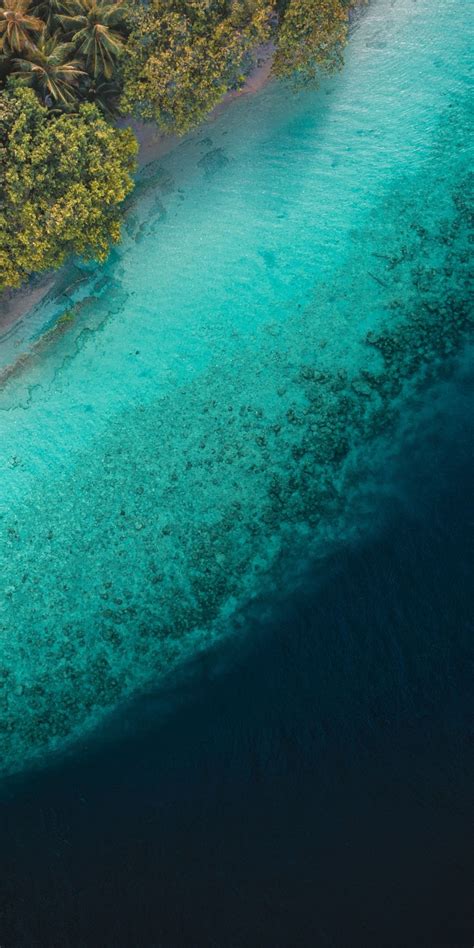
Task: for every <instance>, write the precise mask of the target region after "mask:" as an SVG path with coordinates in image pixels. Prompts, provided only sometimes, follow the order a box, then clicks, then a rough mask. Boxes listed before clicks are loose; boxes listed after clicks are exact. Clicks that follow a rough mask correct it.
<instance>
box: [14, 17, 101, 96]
mask: <svg viewBox="0 0 474 948" xmlns="http://www.w3.org/2000/svg"><path fill="white" fill-rule="evenodd" d="M71 52H72V46H71V44H70V43H60V42H58V40H57V38H56V37H55V36H46V35H44V34H43V36H42V37H41V39H40V41H39V43H38V46H37V47H34V48H32V49H31V50H30V51H29V52H28V58H26V59H15V69H14V70H13V75H16V76H19V77H23V79H25V81H26V82H27V83H28V84H29V85H32V86H34V88H35V89H36V90H37V92H39V93H41V95H42V96H43V99H44V100H45V101H46V102H47V101H48V98H50V99H52V100H53V101H54V102H57V103H58V104H59V105H61V106H63V107H65V108H68V107H70V106H73V105H75V103H76V101H77V96H76V91H75V87H76V86H77V84H78V81H79V79H80V77H81V76H84V75H85V72H84V70H83V69H82V68H81V66H82V63H80V62H79V60H78V59H69V56H70V55H71Z"/></svg>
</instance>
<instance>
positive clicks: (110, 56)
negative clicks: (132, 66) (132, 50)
mask: <svg viewBox="0 0 474 948" xmlns="http://www.w3.org/2000/svg"><path fill="white" fill-rule="evenodd" d="M68 9H69V10H70V11H71V12H70V13H68V14H63V15H61V16H59V17H58V19H59V21H60V23H61V26H62V28H63V30H64V31H65V33H66V34H67V35H68V36H70V37H71V39H72V42H73V43H74V46H75V48H76V50H77V53H78V54H79V55H80V56H81V57H82V58H83V59H84V62H85V63H86V67H87V71H88V72H89V75H90V76H92V78H93V79H97V77H98V76H101V75H102V76H104V77H105V78H106V79H111V78H112V76H113V73H114V69H115V65H116V60H117V59H118V57H119V56H121V54H122V52H123V49H124V36H123V35H122V33H120V32H118V31H117V30H115V29H113V27H114V26H117V25H119V24H120V23H122V22H123V18H124V13H123V7H122V5H121V2H120V0H119V2H117V3H107V2H104V0H69V3H68Z"/></svg>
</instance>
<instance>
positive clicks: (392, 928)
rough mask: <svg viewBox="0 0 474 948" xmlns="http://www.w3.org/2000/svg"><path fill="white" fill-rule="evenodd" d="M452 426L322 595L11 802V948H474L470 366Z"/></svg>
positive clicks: (406, 466) (1, 920) (304, 590)
mask: <svg viewBox="0 0 474 948" xmlns="http://www.w3.org/2000/svg"><path fill="white" fill-rule="evenodd" d="M439 406H440V407H439V409H438V410H437V412H436V413H435V415H434V416H433V417H432V418H431V421H428V420H427V418H426V417H423V418H422V419H420V426H419V429H418V430H417V431H416V432H414V433H412V436H411V438H410V440H409V443H407V445H406V450H405V451H404V452H402V453H401V454H400V456H399V458H398V459H397V461H396V463H395V464H394V468H393V470H391V471H390V472H388V473H387V477H388V480H389V481H390V485H391V487H390V490H388V491H387V502H386V504H385V505H384V504H380V503H379V505H378V509H377V515H376V516H375V517H374V524H373V531H372V535H371V536H370V537H367V536H366V538H365V539H364V540H363V541H360V542H359V543H357V544H353V545H352V546H351V547H346V548H345V550H344V551H342V552H340V553H339V554H338V555H337V557H336V558H335V560H334V562H333V563H332V564H330V567H328V569H327V572H326V573H325V575H324V577H322V576H321V572H320V567H318V569H316V567H315V569H314V571H311V570H309V571H308V574H307V576H306V578H305V580H304V583H303V584H302V585H301V587H300V588H299V589H298V591H297V592H294V593H292V594H291V595H288V596H285V595H284V594H283V596H282V598H281V601H280V603H278V605H276V604H275V600H273V601H272V602H268V603H260V604H259V606H258V609H256V610H255V615H256V616H257V614H258V612H260V615H264V614H265V610H267V612H268V616H267V618H266V619H260V621H258V620H257V618H255V620H254V622H253V623H252V624H251V627H249V629H248V632H249V635H248V636H246V637H245V636H241V637H239V639H238V641H235V640H233V644H232V645H227V646H224V645H223V646H222V648H221V649H220V650H218V651H217V652H214V653H213V655H212V657H208V658H206V659H201V660H198V661H197V663H196V665H195V666H192V667H190V668H189V673H188V674H185V673H183V674H182V675H181V677H180V679H179V680H178V681H177V682H176V686H175V687H172V686H170V687H169V688H168V690H167V691H166V692H164V691H163V689H162V688H161V689H158V690H157V691H156V692H155V693H150V694H148V695H147V696H146V697H144V698H142V699H140V700H139V701H138V702H135V703H134V704H132V705H131V706H130V707H129V709H128V710H127V711H123V710H122V712H121V713H120V715H118V716H117V720H116V721H115V722H113V723H112V725H110V726H109V727H108V729H107V732H106V733H105V734H104V735H102V736H101V737H99V738H97V740H96V741H95V742H94V743H92V744H90V745H89V747H87V746H86V745H85V744H84V745H83V746H81V747H80V748H79V749H78V748H75V749H74V752H73V753H71V754H70V756H69V758H65V759H64V760H63V761H62V763H57V764H56V765H55V766H53V765H51V766H50V767H49V768H48V769H46V770H43V771H42V772H38V773H36V774H23V775H22V776H20V777H18V778H16V779H15V780H10V781H7V782H6V783H4V785H3V788H2V801H1V804H2V805H1V827H0V850H1V860H0V944H1V945H2V948H46V946H47V948H95V946H97V948H105V946H106V948H109V946H110V948H122V946H123V948H131V946H133V948H161V946H163V948H184V946H186V948H210V946H216V948H231V946H232V948H247V946H249V948H250V946H255V948H267V946H268V948H277V946H278V948H279V946H281V948H283V946H284V948H293V946H294V948H297V946H306V945H312V946H331V948H346V946H361V948H362V946H363V948H372V946H373V948H389V946H390V948H412V946H413V948H415V946H417V948H421V946H426V948H441V946H443V948H469V946H470V945H471V944H472V933H473V930H474V929H473V913H472V903H470V889H471V885H470V883H471V881H472V870H473V860H472V856H473V848H472V846H471V845H470V840H469V834H468V827H469V824H470V817H471V816H472V789H473V786H474V783H473V779H472V778H473V759H474V755H473V739H474V729H473V718H472V711H473V695H472V674H471V673H472V631H473V629H472V616H473V586H472V583H471V578H472V577H471V571H472V561H473V557H472V554H473V549H472V545H473V532H472V515H473V509H474V508H473V465H472V445H473V435H474V421H473V413H472V377H471V376H470V375H469V373H468V372H466V370H465V369H464V370H459V371H458V372H457V373H456V374H455V375H454V376H452V377H451V379H450V381H449V382H447V383H445V385H444V390H443V392H442V397H441V398H440V400H439ZM244 640H245V644H244Z"/></svg>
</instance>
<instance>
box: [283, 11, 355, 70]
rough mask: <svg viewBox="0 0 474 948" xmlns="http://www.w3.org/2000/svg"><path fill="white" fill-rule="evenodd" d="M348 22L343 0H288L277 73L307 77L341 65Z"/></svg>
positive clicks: (284, 15)
mask: <svg viewBox="0 0 474 948" xmlns="http://www.w3.org/2000/svg"><path fill="white" fill-rule="evenodd" d="M347 25H348V6H347V3H344V2H341V0H289V2H287V3H286V4H285V5H284V7H283V10H282V12H281V15H280V22H279V29H278V38H277V48H276V54H275V60H274V67H273V68H274V72H275V74H276V75H277V76H294V77H295V78H296V79H297V80H298V79H299V80H303V81H307V80H312V79H315V78H317V76H318V74H320V73H324V72H330V71H331V70H333V69H334V68H337V67H339V66H340V65H341V62H342V51H343V48H344V45H345V42H346V39H347Z"/></svg>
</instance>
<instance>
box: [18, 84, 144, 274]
mask: <svg viewBox="0 0 474 948" xmlns="http://www.w3.org/2000/svg"><path fill="white" fill-rule="evenodd" d="M136 151H137V143H136V140H135V138H134V136H133V134H132V133H131V131H130V130H129V129H125V130H118V129H115V128H113V127H112V126H110V125H108V124H107V122H106V121H105V119H104V118H103V116H102V115H101V113H100V112H99V111H98V109H97V108H96V107H95V106H94V105H82V106H81V107H80V109H79V112H78V113H76V114H69V113H61V114H59V115H55V114H51V112H50V111H48V109H46V108H45V107H44V106H42V105H41V104H40V103H39V102H38V99H37V98H36V96H35V94H34V92H33V91H32V90H31V89H25V88H17V89H15V90H14V91H12V92H4V93H0V289H4V288H5V287H8V286H19V285H20V283H21V282H22V281H23V280H25V279H26V278H27V277H28V275H29V274H31V273H33V272H38V271H43V270H48V269H50V268H53V267H54V268H56V267H58V266H60V265H61V264H62V263H63V261H64V260H65V258H66V257H67V256H68V255H69V254H70V253H77V254H80V255H82V256H84V257H85V258H89V259H91V258H92V259H98V260H104V259H105V258H106V257H107V253H108V250H109V247H110V244H111V243H113V242H116V241H118V240H119V238H120V205H121V204H122V202H123V200H124V199H125V197H126V196H127V194H128V193H129V192H130V190H131V189H132V187H133V181H132V173H133V170H134V167H135V155H136Z"/></svg>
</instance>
